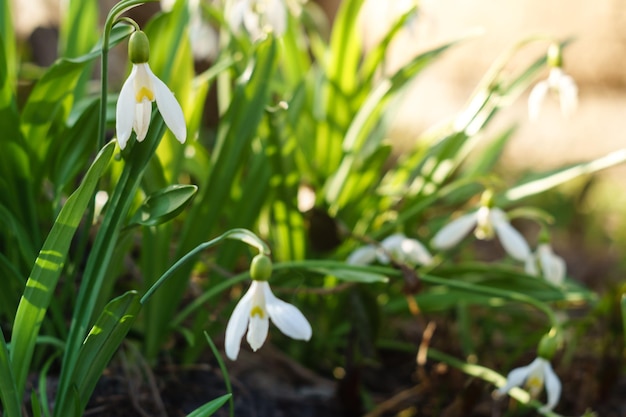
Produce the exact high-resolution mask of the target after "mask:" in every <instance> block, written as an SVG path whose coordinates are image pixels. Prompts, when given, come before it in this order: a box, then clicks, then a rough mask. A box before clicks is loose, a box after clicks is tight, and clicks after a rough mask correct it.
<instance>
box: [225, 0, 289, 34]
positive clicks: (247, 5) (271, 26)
mask: <svg viewBox="0 0 626 417" xmlns="http://www.w3.org/2000/svg"><path fill="white" fill-rule="evenodd" d="M224 14H225V16H226V20H227V21H228V23H229V25H230V27H231V28H232V29H233V30H234V31H238V30H240V29H242V28H243V29H245V30H246V31H247V32H248V33H249V34H250V36H251V37H252V39H253V40H257V39H262V38H263V37H264V36H265V35H266V34H268V33H270V32H271V33H274V34H275V35H276V36H282V34H283V33H285V31H286V30H287V6H286V4H285V2H284V0H229V1H227V2H226V7H225V11H224Z"/></svg>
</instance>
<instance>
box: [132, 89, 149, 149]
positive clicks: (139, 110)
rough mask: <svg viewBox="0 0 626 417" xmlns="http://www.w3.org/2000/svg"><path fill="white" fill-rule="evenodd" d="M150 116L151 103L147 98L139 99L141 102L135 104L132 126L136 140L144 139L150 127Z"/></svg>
mask: <svg viewBox="0 0 626 417" xmlns="http://www.w3.org/2000/svg"><path fill="white" fill-rule="evenodd" d="M151 117H152V103H151V102H150V100H148V99H147V98H144V99H143V100H141V103H137V104H136V105H135V120H134V123H133V128H134V129H135V133H136V134H137V141H138V142H141V141H143V140H144V139H145V137H146V134H147V133H148V128H149V127H150V118H151Z"/></svg>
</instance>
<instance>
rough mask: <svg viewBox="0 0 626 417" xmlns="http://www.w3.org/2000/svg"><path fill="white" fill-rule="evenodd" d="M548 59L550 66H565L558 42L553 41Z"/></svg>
mask: <svg viewBox="0 0 626 417" xmlns="http://www.w3.org/2000/svg"><path fill="white" fill-rule="evenodd" d="M547 61H548V66H549V67H550V68H561V67H562V66H563V54H562V52H561V46H560V45H559V44H558V43H553V44H552V45H550V47H549V48H548V56H547Z"/></svg>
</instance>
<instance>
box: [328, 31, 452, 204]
mask: <svg viewBox="0 0 626 417" xmlns="http://www.w3.org/2000/svg"><path fill="white" fill-rule="evenodd" d="M457 42H458V41H453V42H449V43H447V44H444V45H442V46H439V47H437V48H433V49H431V50H429V51H426V52H424V53H422V54H420V55H418V56H417V57H415V58H414V59H412V60H411V61H410V62H409V63H407V64H406V65H405V66H403V67H402V68H400V69H399V70H398V71H396V73H395V74H393V75H392V76H391V77H389V78H387V79H383V80H381V81H380V82H379V83H378V85H377V86H376V87H375V88H374V89H372V91H371V92H370V93H369V95H368V96H367V99H366V100H365V102H364V103H363V105H362V106H361V107H360V109H359V111H358V112H357V114H356V115H355V116H354V119H353V120H352V121H351V122H350V125H349V127H348V130H347V132H346V134H345V138H344V140H343V144H342V148H343V152H344V153H345V157H344V158H343V159H342V161H341V165H340V166H339V168H338V170H337V172H336V173H335V174H334V175H333V177H332V178H331V180H330V181H329V183H328V184H327V188H326V201H327V202H329V204H333V205H335V206H337V205H339V204H342V203H344V201H343V200H344V199H342V198H341V197H342V193H343V188H344V187H345V184H346V182H347V181H348V177H349V176H350V174H351V173H352V172H353V166H354V165H355V164H356V163H357V162H358V161H359V160H362V159H363V158H364V157H367V156H368V155H367V154H365V155H364V154H363V153H364V152H370V153H371V152H372V151H371V150H372V149H376V148H377V145H378V143H373V144H372V143H369V144H367V145H368V146H365V145H366V143H367V140H368V138H370V137H371V136H372V135H371V133H372V131H374V130H375V128H376V126H377V124H378V123H380V121H381V118H382V116H383V115H384V112H385V110H386V108H387V107H388V104H389V100H391V99H392V98H393V97H394V96H395V94H396V93H398V92H399V91H401V90H402V89H403V88H404V87H406V86H407V85H408V83H409V81H411V80H413V79H414V78H415V77H416V76H417V75H418V74H419V73H420V72H421V71H422V70H423V69H424V68H425V67H426V66H427V65H428V64H430V63H431V62H432V61H433V59H435V58H436V57H438V56H439V55H440V54H441V53H443V52H444V51H446V50H447V49H448V48H450V47H451V46H453V45H455V44H456V43H457ZM379 138H381V137H380V136H379ZM378 140H380V139H378ZM336 208H338V207H335V209H336Z"/></svg>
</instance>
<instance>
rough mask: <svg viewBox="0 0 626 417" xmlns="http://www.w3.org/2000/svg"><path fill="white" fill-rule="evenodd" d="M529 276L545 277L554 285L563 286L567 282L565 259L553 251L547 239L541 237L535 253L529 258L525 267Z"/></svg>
mask: <svg viewBox="0 0 626 417" xmlns="http://www.w3.org/2000/svg"><path fill="white" fill-rule="evenodd" d="M525 270H526V273H527V274H529V275H534V276H538V277H539V276H540V277H543V278H544V279H545V280H546V281H548V282H550V283H551V284H553V285H561V284H562V283H563V281H564V280H565V270H566V265H565V261H564V260H563V258H561V257H560V256H558V255H557V254H555V253H554V251H553V250H552V246H550V242H549V240H548V238H547V237H545V236H542V237H540V242H539V245H537V250H536V251H535V253H533V254H531V255H530V256H529V257H528V260H527V261H526V265H525Z"/></svg>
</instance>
